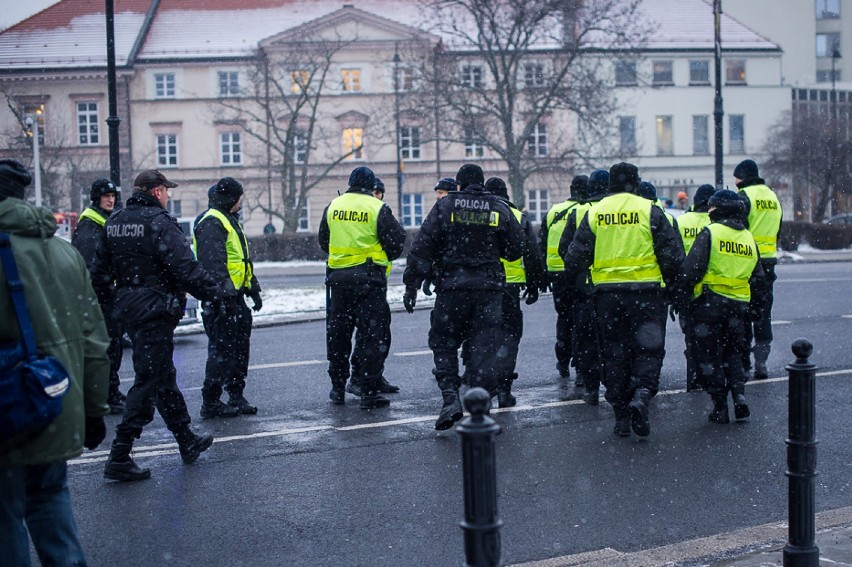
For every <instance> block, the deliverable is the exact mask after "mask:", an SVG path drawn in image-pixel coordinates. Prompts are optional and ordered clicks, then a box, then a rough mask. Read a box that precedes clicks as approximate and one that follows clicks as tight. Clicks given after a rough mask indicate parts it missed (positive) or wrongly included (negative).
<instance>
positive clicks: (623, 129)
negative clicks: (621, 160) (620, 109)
mask: <svg viewBox="0 0 852 567" xmlns="http://www.w3.org/2000/svg"><path fill="white" fill-rule="evenodd" d="M618 132H619V136H620V140H621V143H620V145H619V151H620V153H621V154H622V155H624V156H632V155H636V117H635V116H619V117H618Z"/></svg>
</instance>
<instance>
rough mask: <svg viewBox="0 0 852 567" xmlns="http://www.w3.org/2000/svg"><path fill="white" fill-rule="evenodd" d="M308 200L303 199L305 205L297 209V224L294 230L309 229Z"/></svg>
mask: <svg viewBox="0 0 852 567" xmlns="http://www.w3.org/2000/svg"><path fill="white" fill-rule="evenodd" d="M309 204H310V203H309V201H308V200H307V199H305V205H304V206H303V207H302V208H301V209H300V210H299V224H298V225H297V226H296V232H308V231H310V230H311V214H310V208H309V207H308V205H309Z"/></svg>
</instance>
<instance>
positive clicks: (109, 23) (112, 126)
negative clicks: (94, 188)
mask: <svg viewBox="0 0 852 567" xmlns="http://www.w3.org/2000/svg"><path fill="white" fill-rule="evenodd" d="M106 42H107V43H106V50H107V98H108V99H109V116H108V117H107V119H106V123H107V129H108V130H109V178H110V181H112V182H113V183H114V184H115V186H116V187H119V188H120V187H121V162H120V157H119V152H118V125H119V124H121V118H119V117H118V102H117V96H116V79H115V11H114V9H113V0H106ZM115 200H116V203H115V204H116V206H117V207H120V206H121V192H119V193H118V194H117V195H116V197H115Z"/></svg>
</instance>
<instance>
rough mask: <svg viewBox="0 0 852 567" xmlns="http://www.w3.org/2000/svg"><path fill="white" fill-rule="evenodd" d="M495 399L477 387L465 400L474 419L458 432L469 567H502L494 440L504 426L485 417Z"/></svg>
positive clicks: (466, 421)
mask: <svg viewBox="0 0 852 567" xmlns="http://www.w3.org/2000/svg"><path fill="white" fill-rule="evenodd" d="M490 403H491V396H489V395H488V392H487V391H485V390H484V389H483V388H473V389H471V390H470V391H469V392H468V393H467V394H465V397H464V405H465V408H466V409H467V411H469V412H470V417H466V418H464V419H463V420H462V421H461V422H460V423H459V425H458V427H457V430H458V433H459V435H461V438H462V466H463V470H464V521H463V522H462V523H461V528H462V530H463V531H464V556H465V567H496V566H497V565H500V526H502V525H503V522H502V521H500V518H498V517H497V453H496V451H495V442H494V438H495V436H496V435H497V432H499V431H500V426H499V425H497V423H496V422H495V421H494V420H493V419H491V418H490V417H488V416H487V415H485V412H486V411H488V406H489V404H490Z"/></svg>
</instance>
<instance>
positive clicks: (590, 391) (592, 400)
mask: <svg viewBox="0 0 852 567" xmlns="http://www.w3.org/2000/svg"><path fill="white" fill-rule="evenodd" d="M600 396H601V394H600V387H598V388H593V387H591V386H588V385H587V386H586V391H585V393H584V394H583V401H584V402H586V403H587V404H589V405H590V406H596V405H598V404H599V403H600Z"/></svg>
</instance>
